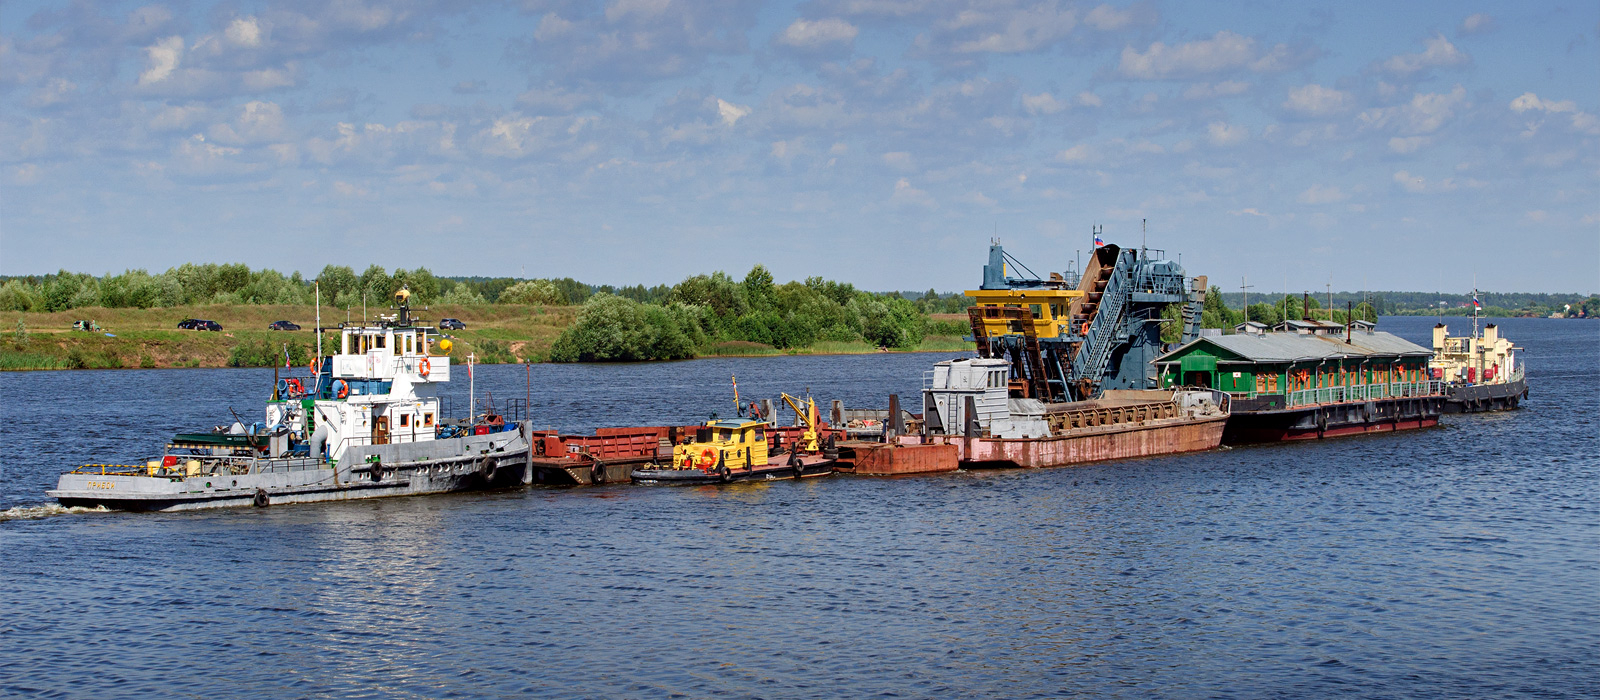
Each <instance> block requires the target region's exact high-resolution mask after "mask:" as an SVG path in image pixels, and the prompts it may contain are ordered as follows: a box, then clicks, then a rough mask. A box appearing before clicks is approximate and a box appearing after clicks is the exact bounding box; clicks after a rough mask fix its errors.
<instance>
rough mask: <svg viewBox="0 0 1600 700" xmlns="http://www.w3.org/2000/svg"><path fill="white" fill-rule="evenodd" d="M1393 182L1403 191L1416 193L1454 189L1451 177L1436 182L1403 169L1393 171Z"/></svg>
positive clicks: (1453, 181)
mask: <svg viewBox="0 0 1600 700" xmlns="http://www.w3.org/2000/svg"><path fill="white" fill-rule="evenodd" d="M1394 182H1395V184H1397V185H1399V186H1400V187H1402V188H1404V189H1405V191H1407V192H1414V193H1417V194H1434V193H1439V192H1451V191H1453V190H1455V189H1456V182H1455V180H1453V179H1451V178H1445V179H1443V180H1440V181H1438V182H1428V179H1427V178H1425V177H1423V176H1421V175H1412V174H1411V173H1409V172H1407V171H1404V170H1400V171H1396V172H1395V174H1394Z"/></svg>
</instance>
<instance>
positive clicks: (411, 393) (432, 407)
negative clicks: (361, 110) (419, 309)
mask: <svg viewBox="0 0 1600 700" xmlns="http://www.w3.org/2000/svg"><path fill="white" fill-rule="evenodd" d="M410 296H411V292H410V291H409V290H407V289H404V288H402V289H401V290H400V291H399V292H397V293H396V294H395V302H396V308H397V313H396V314H393V315H388V316H381V317H380V319H381V320H380V322H379V323H378V324H377V325H374V326H366V325H362V326H351V327H340V328H338V329H333V328H329V329H323V328H318V350H317V356H318V359H316V360H314V361H313V362H312V364H311V367H310V370H311V374H310V376H309V377H304V378H300V377H291V378H284V379H280V380H278V381H277V382H275V385H274V387H273V391H272V395H271V397H270V398H269V399H268V400H267V402H266V409H265V413H264V420H263V421H262V422H259V423H253V424H251V425H248V426H247V425H245V424H244V423H243V420H241V419H239V418H238V416H237V415H235V419H236V422H234V423H233V424H232V425H231V426H229V427H219V428H218V429H215V430H212V431H210V432H198V433H183V434H179V435H177V436H175V437H174V438H173V439H172V441H171V442H170V443H169V444H168V445H167V447H166V451H165V453H164V454H163V455H162V456H160V457H156V458H153V459H149V460H144V461H143V462H142V463H141V464H91V465H85V466H83V467H79V468H78V469H74V470H73V471H71V472H68V473H65V474H62V475H61V478H60V480H59V481H58V482H57V485H56V488H55V489H54V490H52V491H49V492H47V493H48V494H49V495H50V496H51V497H53V498H55V499H57V500H58V501H60V502H61V504H62V505H63V506H90V507H94V506H105V507H107V508H112V509H120V510H143V511H174V510H194V509H200V508H224V507H233V506H251V505H253V506H256V507H266V506H268V505H276V504H283V503H314V502H320V501H337V500H348V499H356V498H378V497H384V496H409V495H417V494H428V493H443V492H448V491H463V490H471V489H482V488H489V487H494V486H500V485H512V484H517V483H526V481H527V476H528V460H529V455H530V448H529V445H530V435H531V432H532V429H531V425H530V424H529V423H528V422H527V421H507V420H505V419H504V417H502V416H499V415H487V414H486V415H484V416H482V417H481V418H474V419H469V420H465V421H458V420H449V419H446V418H444V416H443V415H442V414H441V412H440V402H439V398H438V395H437V392H438V388H439V386H440V385H442V384H443V383H445V382H448V381H450V358H449V357H448V356H447V355H446V353H448V352H449V351H450V341H449V340H448V339H442V338H439V339H436V336H437V330H436V329H434V328H431V327H428V326H424V325H420V324H419V323H418V322H416V321H415V320H414V319H412V317H411V310H410V306H409V300H410ZM319 306H320V305H319ZM319 325H320V324H319ZM324 330H330V331H331V330H339V331H340V340H339V348H338V352H337V353H336V354H333V355H331V356H327V357H324V356H322V351H321V339H322V332H323V331H324ZM435 351H437V352H435ZM490 413H492V411H491V412H490Z"/></svg>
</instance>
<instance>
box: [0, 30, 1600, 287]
mask: <svg viewBox="0 0 1600 700" xmlns="http://www.w3.org/2000/svg"><path fill="white" fill-rule="evenodd" d="M1597 86H1600V5H1597V4H1596V3H1594V2H1577V3H1561V2H1557V3H1478V2H1435V3H1393V2H1385V3H1352V2H1340V3H1327V4H1315V3H1266V2H1228V3H1201V2H1183V3H1163V2H1153V3H1151V2H1141V3H1135V4H1125V3H1113V4H1099V3H1070V2H1030V1H1024V0H1017V1H1007V0H995V1H993V2H946V1H943V0H924V1H911V0H818V1H815V2H802V3H798V4H792V3H787V4H775V3H754V2H749V3H745V2H721V1H717V0H702V1H700V2H694V3H679V2H675V1H666V0H614V1H612V2H607V3H587V2H542V1H535V0H529V1H527V2H521V3H518V2H500V3H474V2H426V1H423V0H417V1H413V2H394V3H367V2H358V1H351V0H332V1H329V0H313V1H308V2H224V3H188V2H179V3H168V4H160V3H157V4H138V3H115V2H83V3H29V2H8V3H7V4H6V5H5V7H4V8H3V9H0V274H29V273H42V272H52V271H54V270H56V269H58V268H67V269H71V270H76V271H86V272H93V273H97V274H98V273H104V272H120V271H121V270H124V269H127V268H141V267H142V268H147V269H151V270H163V269H166V268H168V267H170V266H173V265H177V264H180V263H183V262H191V261H193V262H205V261H212V262H246V263H249V264H251V265H252V266H255V267H262V266H266V267H274V268H277V269H280V270H285V271H288V270H301V271H304V272H306V273H309V274H315V272H316V271H318V270H320V269H321V268H322V267H323V266H324V265H326V264H330V263H334V264H347V265H352V266H355V267H357V268H358V269H359V268H362V267H365V266H366V265H368V264H371V263H377V264H381V265H384V266H385V267H388V268H395V267H405V268H413V267H417V266H426V267H428V268H429V269H431V270H433V271H434V272H435V273H438V274H446V275H513V276H521V275H525V276H529V277H535V276H537V277H550V276H554V277H566V276H571V277H576V278H578V279H580V280H584V281H587V282H591V283H611V284H631V283H646V284H654V283H673V282H676V281H678V280H680V279H682V278H684V277H686V276H688V275H691V274H697V273H703V272H709V271H712V270H717V269H723V270H728V271H730V272H733V273H735V274H738V275H742V274H743V272H744V271H745V270H747V269H749V267H750V266H751V265H753V264H755V263H758V262H759V263H764V264H766V265H767V266H768V267H769V268H771V269H772V271H773V273H774V275H775V276H776V277H777V278H778V279H779V280H788V279H800V278H804V277H807V276H811V275H821V276H825V277H829V278H833V279H839V280H843V281H849V282H852V283H855V284H856V285H858V286H861V287H865V288H868V289H879V290H884V289H927V288H929V287H933V288H937V289H940V290H952V291H953V290H959V289H964V288H971V287H973V286H975V285H976V284H977V282H978V281H979V279H980V277H981V272H980V268H981V266H982V264H983V262H984V259H985V250H986V246H987V244H988V241H989V239H990V238H991V237H993V236H995V235H998V236H999V237H1000V239H1001V241H1002V242H1003V243H1004V244H1005V245H1006V247H1007V249H1008V250H1009V251H1011V252H1012V253H1013V254H1015V255H1017V256H1018V257H1020V258H1021V259H1022V260H1023V261H1025V262H1027V263H1028V264H1029V266H1030V267H1032V268H1033V269H1034V270H1038V271H1041V272H1042V271H1044V270H1046V269H1049V270H1059V269H1063V268H1065V267H1066V266H1067V264H1068V262H1069V261H1071V260H1073V259H1074V257H1075V256H1076V255H1077V254H1078V253H1077V251H1081V250H1083V249H1085V248H1086V247H1087V246H1088V245H1089V239H1090V230H1091V226H1093V225H1096V224H1100V225H1103V226H1104V227H1105V232H1106V237H1107V238H1108V239H1109V240H1110V241H1111V242H1114V243H1121V244H1133V245H1137V244H1139V242H1140V240H1141V239H1140V221H1141V220H1142V219H1147V220H1148V222H1149V223H1148V227H1149V232H1148V240H1149V243H1150V245H1151V246H1153V247H1160V248H1164V249H1166V250H1167V251H1169V252H1170V253H1171V254H1172V255H1173V256H1177V255H1178V254H1179V253H1181V254H1182V260H1183V263H1184V265H1185V267H1187V268H1188V270H1189V272H1190V273H1191V274H1205V275H1209V276H1210V277H1211V279H1212V280H1213V281H1214V282H1215V283H1217V284H1219V285H1221V286H1223V287H1225V288H1237V286H1238V285H1239V278H1240V277H1241V276H1248V277H1249V278H1250V283H1251V284H1252V285H1254V286H1255V287H1256V289H1255V291H1257V292H1260V291H1263V290H1265V291H1277V290H1279V289H1280V288H1281V289H1288V290H1290V291H1300V290H1303V289H1322V288H1323V287H1324V285H1326V284H1328V283H1330V278H1331V284H1332V285H1333V287H1334V288H1335V289H1338V290H1356V289H1362V288H1366V289H1407V290H1433V289H1436V288H1437V289H1444V290H1446V291H1461V290H1465V289H1469V288H1470V287H1471V286H1472V284H1473V280H1474V279H1476V281H1477V284H1478V286H1480V287H1482V288H1485V289H1494V290H1505V291H1513V290H1515V291H1547V292H1592V291H1597V290H1600V284H1597V281H1600V279H1597V278H1600V192H1597V189H1600V187H1597V183H1600V148H1597V145H1600V116H1597V115H1600V90H1597V89H1596V87H1597Z"/></svg>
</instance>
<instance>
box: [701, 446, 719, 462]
mask: <svg viewBox="0 0 1600 700" xmlns="http://www.w3.org/2000/svg"><path fill="white" fill-rule="evenodd" d="M716 456H717V451H716V450H713V449H711V448H709V447H707V448H705V449H703V450H701V451H700V459H701V461H703V462H705V463H706V464H710V463H712V462H714V461H716Z"/></svg>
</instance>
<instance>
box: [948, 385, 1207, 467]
mask: <svg viewBox="0 0 1600 700" xmlns="http://www.w3.org/2000/svg"><path fill="white" fill-rule="evenodd" d="M1009 370H1010V363H1009V362H1007V361H1005V360H1000V359H982V358H979V359H965V360H949V361H946V362H940V363H938V364H937V365H935V366H934V369H933V371H932V372H929V373H928V375H927V376H926V377H925V380H924V384H925V388H924V390H923V396H924V404H925V405H926V406H927V407H928V408H927V410H926V412H925V413H924V414H923V416H922V422H923V426H922V428H923V432H924V436H923V438H922V442H923V443H926V444H933V445H951V446H954V447H955V448H956V453H955V457H956V459H957V461H958V462H959V463H960V466H961V467H963V468H968V469H978V468H1011V467H1020V468H1026V469H1039V468H1047V467H1064V466H1070V465H1077V464H1085V463H1089V462H1099V461H1104V460H1111V459H1126V458H1133V457H1151V456H1156V455H1168V454H1180V453H1185V452H1199V451H1203V450H1209V449H1213V448H1216V447H1217V446H1218V445H1220V444H1221V442H1222V434H1223V428H1224V426H1225V425H1226V423H1227V420H1228V411H1229V397H1228V396H1227V395H1226V394H1224V393H1222V392H1218V391H1211V390H1204V389H1166V390H1162V389H1113V390H1109V391H1104V392H1102V393H1101V395H1100V396H1099V397H1098V398H1095V399H1092V400H1089V401H1073V402H1066V403H1046V402H1044V401H1041V400H1039V399H1030V398H1018V397H1013V396H1011V395H1010V394H1009V391H1008V390H1007V384H1008V381H1007V380H1008V377H1009Z"/></svg>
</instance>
